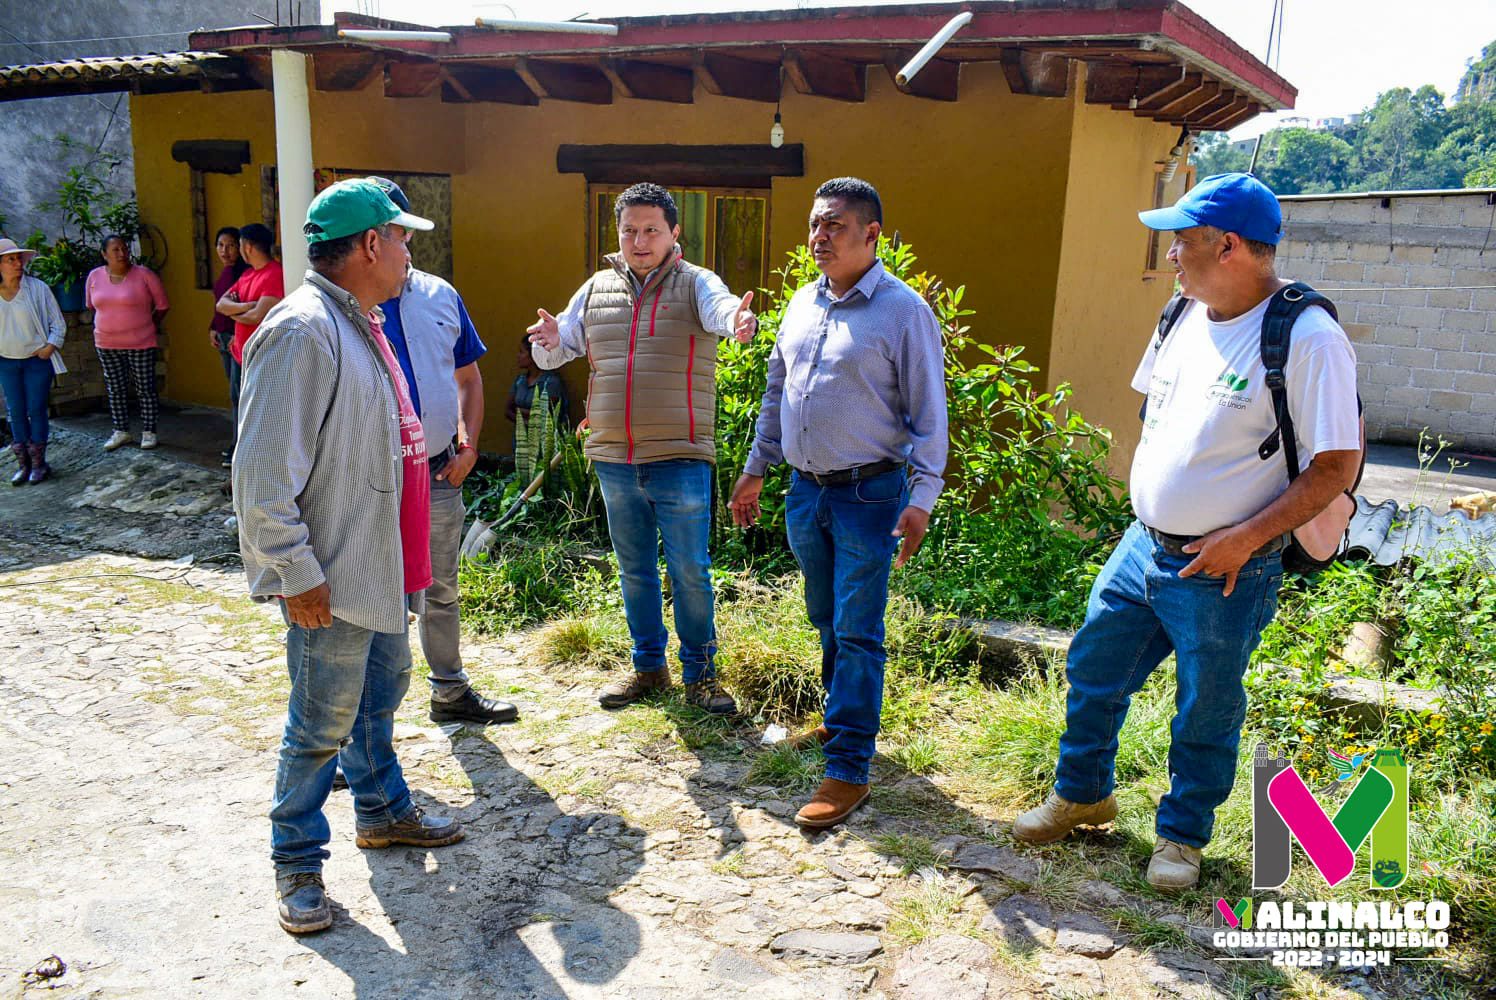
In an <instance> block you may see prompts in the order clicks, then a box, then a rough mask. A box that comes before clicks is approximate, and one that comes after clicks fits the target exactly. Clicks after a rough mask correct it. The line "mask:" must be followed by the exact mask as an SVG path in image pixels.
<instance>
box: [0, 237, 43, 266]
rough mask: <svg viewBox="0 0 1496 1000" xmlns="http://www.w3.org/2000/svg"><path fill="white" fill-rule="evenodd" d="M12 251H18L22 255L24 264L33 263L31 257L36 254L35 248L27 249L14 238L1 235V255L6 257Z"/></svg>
mask: <svg viewBox="0 0 1496 1000" xmlns="http://www.w3.org/2000/svg"><path fill="white" fill-rule="evenodd" d="M12 253H18V254H20V255H21V263H22V264H29V263H31V258H33V257H35V256H36V251H35V250H27V249H26V248H25V247H23V246H20V245H18V244H17V243H16V241H15V240H13V239H9V238H7V237H0V257H4V256H5V255H6V254H12Z"/></svg>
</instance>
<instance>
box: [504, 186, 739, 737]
mask: <svg viewBox="0 0 1496 1000" xmlns="http://www.w3.org/2000/svg"><path fill="white" fill-rule="evenodd" d="M614 216H615V219H616V221H617V223H618V253H616V254H609V255H608V258H607V261H608V264H609V265H610V267H609V268H608V269H607V270H603V271H599V272H597V273H596V274H594V275H593V276H592V277H591V278H588V279H587V281H586V282H585V283H583V285H582V287H581V288H579V289H577V291H576V294H574V295H573V296H572V297H571V301H570V302H569V303H568V304H567V306H566V309H565V311H563V312H562V313H561V315H560V316H552V315H551V314H550V313H548V312H546V311H545V310H544V309H539V310H536V312H537V314H538V315H539V317H540V318H539V320H538V321H536V322H535V324H534V325H532V326H531V327H530V328H529V333H530V342H531V348H530V350H531V354H532V355H533V356H534V358H535V362H536V364H538V365H540V367H542V368H547V369H549V368H559V367H560V366H561V365H563V364H565V363H566V362H568V361H571V360H572V359H573V358H578V357H581V356H582V355H583V354H586V355H587V360H588V362H589V363H590V364H591V366H592V375H591V377H590V378H589V379H588V383H587V422H588V425H589V426H590V427H591V431H592V433H591V435H590V436H589V437H588V439H587V446H586V453H587V457H588V458H590V459H592V462H593V465H594V466H595V467H596V469H597V478H598V483H599V484H600V485H601V486H602V492H603V503H604V504H605V505H606V507H607V510H608V534H609V536H610V537H611V538H612V540H613V551H614V553H615V554H616V555H617V556H618V571H619V582H620V584H621V585H622V588H623V609H624V616H625V617H626V618H627V619H628V625H629V634H630V636H631V637H632V638H633V646H634V649H633V662H634V674H633V676H632V677H630V678H629V679H627V680H626V681H622V682H619V683H618V684H615V685H613V686H612V687H610V688H608V689H606V690H604V691H603V692H602V694H601V695H600V696H599V698H598V701H599V702H600V703H601V704H602V706H603V707H604V708H621V707H623V706H624V705H628V704H630V703H632V702H635V701H637V700H639V699H640V698H642V697H644V696H645V695H649V694H652V693H656V692H660V691H663V690H664V689H666V688H669V687H670V684H671V681H670V669H669V667H668V666H667V665H666V663H665V643H666V641H667V640H668V638H669V634H668V633H667V632H666V631H665V620H664V615H663V612H662V610H661V593H660V573H659V547H660V542H661V541H663V542H664V546H665V566H666V569H667V570H668V571H669V573H670V586H671V592H672V594H673V597H674V604H675V631H676V635H677V636H679V638H680V661H681V671H682V679H683V680H684V681H685V684H686V700H687V701H688V702H689V703H690V704H692V705H695V706H696V707H698V708H701V709H703V710H705V711H707V712H712V713H715V714H719V715H722V714H728V713H731V712H734V711H736V710H737V705H736V704H734V702H733V700H732V696H731V695H729V694H728V693H727V692H726V691H724V690H722V687H721V685H720V684H718V683H717V674H716V667H715V665H714V664H713V657H714V655H715V653H716V650H717V633H716V625H715V623H714V620H713V607H712V580H711V565H712V564H711V558H710V556H709V555H708V553H707V538H708V535H709V530H710V527H711V497H712V465H713V462H714V461H715V458H716V442H715V440H714V439H713V429H714V428H713V423H714V419H715V415H716V407H717V383H716V373H717V338H718V337H719V336H723V337H726V336H736V337H737V339H738V340H739V342H742V343H746V342H747V341H748V340H749V339H751V338H752V336H753V334H754V331H755V330H756V329H757V321H756V319H755V318H754V315H753V313H752V312H751V311H750V310H749V304H750V303H751V302H752V301H753V293H752V292H748V293H746V294H745V295H744V296H743V297H742V299H741V300H740V299H738V298H737V297H736V296H734V295H733V294H732V292H730V291H728V289H727V286H726V285H725V284H724V283H723V282H722V279H721V278H719V277H717V276H716V275H715V274H713V273H712V272H711V271H708V270H706V269H705V268H702V267H696V266H695V265H693V264H690V263H687V262H686V261H685V260H684V259H683V258H682V257H681V250H680V246H679V244H678V243H677V242H676V241H677V240H678V239H679V238H680V226H679V225H677V219H678V213H677V211H676V206H675V199H674V198H672V197H671V196H670V192H669V191H667V190H665V189H664V188H662V187H660V186H659V185H657V184H635V185H634V186H633V187H631V188H629V189H628V190H626V191H624V192H623V193H622V194H621V195H619V196H618V200H617V201H616V202H615V203H614Z"/></svg>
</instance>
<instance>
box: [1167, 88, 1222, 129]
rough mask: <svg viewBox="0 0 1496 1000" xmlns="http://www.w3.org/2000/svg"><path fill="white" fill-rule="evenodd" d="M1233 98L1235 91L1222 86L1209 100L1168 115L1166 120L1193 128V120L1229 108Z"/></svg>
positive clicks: (1195, 120)
mask: <svg viewBox="0 0 1496 1000" xmlns="http://www.w3.org/2000/svg"><path fill="white" fill-rule="evenodd" d="M1234 100H1236V91H1234V90H1232V89H1231V88H1230V87H1222V88H1221V89H1220V90H1218V91H1216V94H1215V96H1214V97H1212V98H1211V99H1210V100H1208V101H1205V102H1204V103H1202V104H1197V105H1195V106H1194V107H1192V108H1189V109H1188V110H1186V111H1183V112H1179V113H1176V114H1173V115H1170V116H1169V117H1168V118H1167V119H1166V120H1167V121H1169V122H1170V123H1172V124H1174V125H1180V126H1186V125H1187V126H1190V127H1191V128H1193V127H1194V123H1195V122H1197V121H1199V120H1200V119H1201V118H1208V117H1210V116H1211V115H1213V114H1215V113H1216V112H1217V111H1223V110H1225V109H1226V108H1229V107H1230V106H1231V102H1232V101H1234ZM1160 120H1165V119H1160Z"/></svg>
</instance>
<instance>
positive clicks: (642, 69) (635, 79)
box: [600, 59, 696, 104]
mask: <svg viewBox="0 0 1496 1000" xmlns="http://www.w3.org/2000/svg"><path fill="white" fill-rule="evenodd" d="M600 65H601V68H602V71H603V75H604V76H606V77H607V78H608V81H609V82H610V83H612V84H613V89H614V90H616V91H617V92H618V94H619V95H620V96H622V97H633V98H637V99H638V100H641V101H669V102H671V103H672V104H690V103H691V101H692V99H693V91H694V90H695V86H696V79H695V76H694V74H693V73H692V72H691V70H688V69H681V68H680V67H678V66H663V65H661V64H659V63H651V62H641V61H640V60H637V59H604V60H602V62H601V64H600Z"/></svg>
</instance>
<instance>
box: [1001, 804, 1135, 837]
mask: <svg viewBox="0 0 1496 1000" xmlns="http://www.w3.org/2000/svg"><path fill="white" fill-rule="evenodd" d="M1116 818H1117V797H1116V796H1115V795H1108V796H1107V797H1106V798H1104V799H1102V800H1101V801H1100V802H1092V803H1090V804H1083V803H1080V802H1071V801H1070V800H1069V799H1062V798H1060V796H1059V795H1058V794H1057V793H1055V792H1050V793H1049V798H1047V799H1045V800H1044V803H1043V804H1042V805H1039V806H1036V807H1034V808H1033V809H1030V810H1029V811H1028V812H1026V813H1024V814H1023V815H1022V816H1019V817H1018V818H1017V819H1016V820H1014V821H1013V839H1015V840H1021V841H1023V842H1024V843H1025V844H1052V843H1054V842H1055V841H1056V840H1063V839H1064V838H1065V837H1066V836H1067V835H1068V834H1069V833H1070V831H1071V830H1074V829H1075V828H1076V827H1078V826H1100V825H1101V824H1103V823H1110V822H1111V821H1112V820H1114V819H1116Z"/></svg>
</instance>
